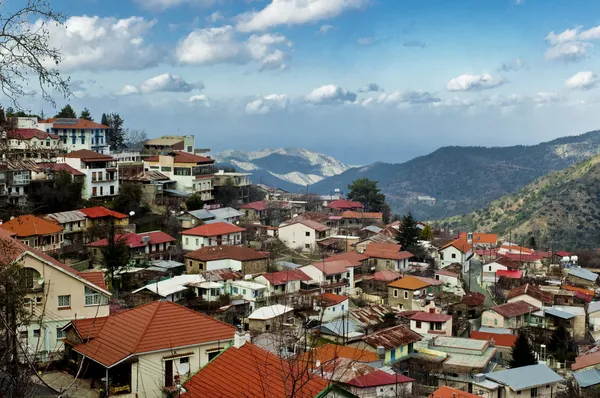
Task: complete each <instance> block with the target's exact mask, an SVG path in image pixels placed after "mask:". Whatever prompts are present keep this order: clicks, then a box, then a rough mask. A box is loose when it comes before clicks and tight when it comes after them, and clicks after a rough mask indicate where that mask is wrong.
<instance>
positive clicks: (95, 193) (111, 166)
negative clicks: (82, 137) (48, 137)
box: [58, 149, 119, 199]
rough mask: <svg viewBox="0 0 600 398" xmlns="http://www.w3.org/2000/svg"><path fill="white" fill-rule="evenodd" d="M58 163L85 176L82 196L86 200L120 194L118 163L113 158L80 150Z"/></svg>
mask: <svg viewBox="0 0 600 398" xmlns="http://www.w3.org/2000/svg"><path fill="white" fill-rule="evenodd" d="M58 161H59V163H66V164H68V165H69V166H71V167H73V168H74V169H75V170H77V171H79V172H81V173H83V174H85V184H84V186H83V190H82V194H81V195H82V197H83V198H84V199H102V198H107V197H112V196H115V195H117V194H118V193H119V172H118V170H117V161H116V159H115V158H113V157H112V156H109V155H104V154H101V153H98V152H94V151H91V150H89V149H80V150H77V151H74V152H69V153H68V154H67V155H65V156H64V157H61V158H59V159H58Z"/></svg>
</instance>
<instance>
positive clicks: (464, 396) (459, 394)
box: [427, 386, 481, 398]
mask: <svg viewBox="0 0 600 398" xmlns="http://www.w3.org/2000/svg"><path fill="white" fill-rule="evenodd" d="M427 398H481V396H479V395H475V394H470V393H468V392H464V391H461V390H457V389H456V388H451V387H448V386H442V387H440V388H438V389H437V390H435V391H434V392H433V393H431V394H429V396H428V397H427Z"/></svg>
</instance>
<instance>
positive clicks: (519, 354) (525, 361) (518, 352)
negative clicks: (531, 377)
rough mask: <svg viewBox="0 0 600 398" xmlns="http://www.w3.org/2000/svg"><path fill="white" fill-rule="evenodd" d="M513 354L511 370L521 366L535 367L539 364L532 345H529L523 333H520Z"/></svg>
mask: <svg viewBox="0 0 600 398" xmlns="http://www.w3.org/2000/svg"><path fill="white" fill-rule="evenodd" d="M511 354H512V358H511V360H510V367H511V368H520V367H521V366H529V365H535V364H536V363H537V359H536V358H535V354H534V352H533V348H532V347H531V344H529V340H528V339H527V336H526V335H525V333H524V332H522V331H521V332H519V335H518V337H517V341H515V345H514V346H513V348H512V352H511Z"/></svg>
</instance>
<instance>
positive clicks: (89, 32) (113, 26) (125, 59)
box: [32, 15, 162, 71]
mask: <svg viewBox="0 0 600 398" xmlns="http://www.w3.org/2000/svg"><path fill="white" fill-rule="evenodd" d="M155 22H156V21H153V20H146V19H144V18H142V17H129V18H124V19H116V18H100V17H97V16H94V17H88V16H85V15H84V16H74V17H70V18H68V19H67V20H66V21H65V24H64V25H57V24H53V23H47V24H44V23H43V22H42V21H41V20H38V21H36V22H35V23H34V26H33V28H32V29H40V28H42V27H43V28H45V29H47V30H48V32H49V34H50V45H51V46H53V47H56V48H59V49H60V52H61V54H62V62H61V64H60V68H61V69H64V70H67V71H72V70H82V69H86V70H108V69H113V70H137V69H145V68H148V67H152V66H155V65H156V64H157V63H158V62H159V61H160V60H161V58H162V56H161V54H159V52H158V51H157V50H156V49H155V48H154V47H153V46H152V45H150V44H145V37H146V36H148V34H149V33H150V30H151V29H152V27H153V26H154V24H155ZM45 62H46V63H47V64H48V65H49V66H55V65H53V63H52V61H51V60H46V61H45Z"/></svg>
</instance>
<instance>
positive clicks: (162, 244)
mask: <svg viewBox="0 0 600 398" xmlns="http://www.w3.org/2000/svg"><path fill="white" fill-rule="evenodd" d="M121 240H122V241H124V242H125V243H126V244H127V247H129V252H130V255H131V260H132V261H133V262H135V263H137V264H142V263H145V262H146V261H150V260H164V259H168V258H169V254H170V252H169V248H170V247H171V245H172V244H173V243H174V242H175V238H173V237H172V236H170V235H168V234H166V233H164V232H162V231H152V232H146V233H141V234H134V233H129V234H125V235H115V241H121ZM108 243H109V242H108V238H105V239H100V240H97V241H95V242H92V243H90V244H89V245H88V247H89V248H90V249H91V251H92V259H93V261H95V262H97V263H99V262H101V261H102V248H104V247H106V246H108Z"/></svg>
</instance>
